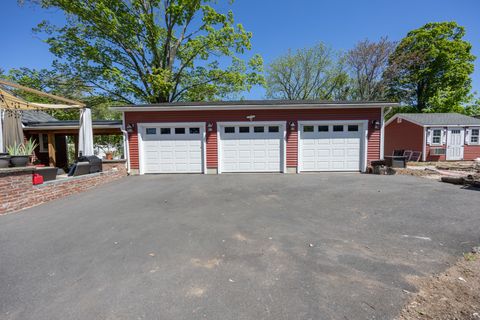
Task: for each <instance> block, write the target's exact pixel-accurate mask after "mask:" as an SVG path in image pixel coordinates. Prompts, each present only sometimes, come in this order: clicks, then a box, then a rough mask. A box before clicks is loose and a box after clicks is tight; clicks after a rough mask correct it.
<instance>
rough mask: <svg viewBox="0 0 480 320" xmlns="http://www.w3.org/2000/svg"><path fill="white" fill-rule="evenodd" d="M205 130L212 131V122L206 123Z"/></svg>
mask: <svg viewBox="0 0 480 320" xmlns="http://www.w3.org/2000/svg"><path fill="white" fill-rule="evenodd" d="M207 130H208V132H212V131H213V122H209V123H208V124H207Z"/></svg>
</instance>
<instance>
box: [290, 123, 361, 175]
mask: <svg viewBox="0 0 480 320" xmlns="http://www.w3.org/2000/svg"><path fill="white" fill-rule="evenodd" d="M299 130H300V141H299V142H300V144H299V159H300V171H360V170H361V164H362V155H363V152H362V150H363V143H362V137H364V131H363V125H362V124H361V123H351V124H348V123H337V124H335V123H333V124H327V123H308V124H300V126H299Z"/></svg>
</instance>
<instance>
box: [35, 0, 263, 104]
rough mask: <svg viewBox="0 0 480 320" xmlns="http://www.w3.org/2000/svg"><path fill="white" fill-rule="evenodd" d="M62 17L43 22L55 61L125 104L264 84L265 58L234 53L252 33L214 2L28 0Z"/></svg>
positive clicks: (216, 94) (205, 96)
mask: <svg viewBox="0 0 480 320" xmlns="http://www.w3.org/2000/svg"><path fill="white" fill-rule="evenodd" d="M31 1H33V2H40V3H41V5H42V6H43V7H44V8H54V9H60V10H63V12H65V14H66V15H67V22H66V25H65V26H61V27H58V26H55V25H52V24H51V23H49V22H48V21H43V22H41V23H40V24H39V25H38V26H37V28H36V29H35V30H36V31H37V32H38V33H45V34H47V35H48V38H47V39H46V42H47V43H48V44H49V45H50V51H51V52H52V53H53V54H55V55H56V56H57V57H58V58H59V59H60V60H59V61H57V64H59V65H61V66H62V67H63V68H64V71H65V72H68V73H70V74H71V75H72V76H75V77H76V76H78V77H80V78H81V79H83V80H84V81H85V82H86V83H87V84H89V85H93V86H94V87H95V88H96V89H99V90H101V91H102V92H106V93H108V94H109V95H110V96H112V97H115V99H117V100H123V101H125V102H127V103H138V102H143V103H161V102H172V101H178V100H195V101H196V100H214V99H218V98H223V97H227V96H229V95H231V94H236V93H239V92H242V91H245V90H249V89H250V88H251V87H252V86H253V85H256V84H261V83H263V76H262V74H261V73H262V72H263V70H262V68H263V61H262V58H261V57H260V56H258V55H254V56H253V57H252V58H251V59H250V60H248V62H245V61H244V60H242V59H241V58H240V57H239V56H240V55H242V54H244V53H245V51H246V50H250V49H251V44H250V39H251V37H252V33H251V32H247V31H245V29H244V28H243V26H242V25H241V24H235V22H234V18H233V13H232V12H231V11H229V12H228V13H220V12H217V10H216V9H215V8H214V7H213V6H211V5H209V3H212V2H213V3H214V2H215V1H213V0H163V1H160V0H79V1H71V0H31Z"/></svg>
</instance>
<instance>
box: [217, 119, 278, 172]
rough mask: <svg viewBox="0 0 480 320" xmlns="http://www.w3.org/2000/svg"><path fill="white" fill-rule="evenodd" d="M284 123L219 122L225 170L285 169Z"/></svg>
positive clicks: (267, 170) (220, 159)
mask: <svg viewBox="0 0 480 320" xmlns="http://www.w3.org/2000/svg"><path fill="white" fill-rule="evenodd" d="M284 131H285V124H283V123H258V122H256V123H252V122H246V123H241V124H228V123H225V124H219V132H220V143H219V144H220V146H219V162H220V171H221V172H282V171H283V163H284V162H283V149H284V138H283V137H284Z"/></svg>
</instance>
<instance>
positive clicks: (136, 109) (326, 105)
mask: <svg viewBox="0 0 480 320" xmlns="http://www.w3.org/2000/svg"><path fill="white" fill-rule="evenodd" d="M398 106H399V104H398V103H385V102H383V103H378V102H377V103H375V102H373V103H305V104H295V103H291V104H277V105H275V104H245V105H242V104H238V105H236V104H232V105H196V106H195V105H183V106H182V105H168V104H165V105H137V106H124V107H110V110H113V111H122V112H142V111H203V110H282V109H358V108H382V107H398Z"/></svg>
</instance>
